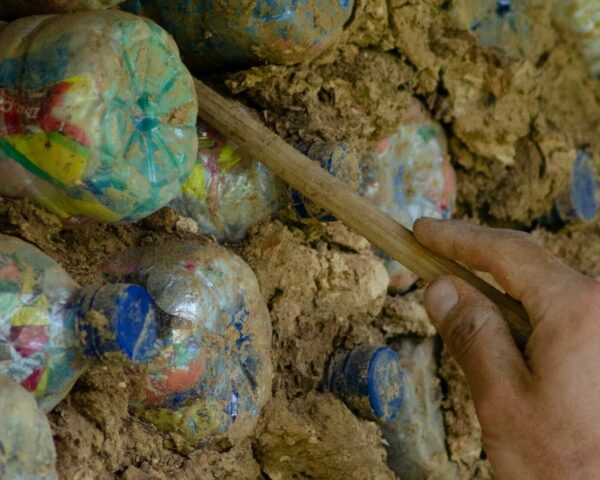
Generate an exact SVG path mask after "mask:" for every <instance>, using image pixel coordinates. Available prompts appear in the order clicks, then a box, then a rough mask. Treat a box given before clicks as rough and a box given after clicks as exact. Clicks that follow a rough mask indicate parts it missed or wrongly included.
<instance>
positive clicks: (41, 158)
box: [0, 10, 197, 223]
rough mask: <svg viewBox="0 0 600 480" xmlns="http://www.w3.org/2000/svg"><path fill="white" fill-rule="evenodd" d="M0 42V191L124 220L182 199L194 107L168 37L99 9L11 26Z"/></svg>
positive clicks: (67, 210)
mask: <svg viewBox="0 0 600 480" xmlns="http://www.w3.org/2000/svg"><path fill="white" fill-rule="evenodd" d="M0 45H2V48H1V49H0V176H1V177H2V179H3V181H2V182H1V183H0V194H2V195H4V196H9V197H26V198H29V199H32V200H33V201H35V202H36V203H38V204H39V205H41V206H43V207H44V208H46V209H47V210H49V211H51V212H52V213H54V214H56V215H58V216H59V217H61V218H62V219H69V218H72V217H76V218H86V219H92V220H96V221H99V222H104V223H124V222H132V221H137V220H139V219H141V218H143V217H145V216H147V215H149V214H151V213H153V212H155V211H156V210H158V209H160V208H162V207H163V206H165V205H166V204H167V203H168V202H169V201H171V200H172V199H173V198H174V197H175V196H176V195H177V194H178V193H179V192H180V190H181V184H182V183H183V181H184V180H185V178H186V177H187V175H188V174H189V172H190V170H191V169H192V166H193V164H194V159H195V157H196V152H197V137H196V116H197V101H196V95H195V91H194V86H193V79H192V77H191V75H190V74H189V72H188V71H187V69H186V68H185V66H184V65H183V63H182V62H181V59H180V58H179V51H178V48H177V46H176V44H175V42H174V41H173V39H172V38H171V37H170V35H169V34H167V32H165V31H164V30H163V29H162V28H160V27H159V26H158V25H156V24H155V23H153V22H152V21H150V20H147V19H143V18H140V17H136V16H134V15H130V14H127V13H125V12H120V11H116V10H104V11H98V12H82V13H73V14H64V15H52V16H35V17H26V18H22V19H20V20H16V21H14V22H12V23H10V24H8V25H7V26H5V27H4V28H3V29H0Z"/></svg>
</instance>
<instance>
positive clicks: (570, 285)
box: [414, 219, 600, 480]
mask: <svg viewBox="0 0 600 480" xmlns="http://www.w3.org/2000/svg"><path fill="white" fill-rule="evenodd" d="M414 233H415V236H416V237H417V239H418V240H419V242H421V243H422V244H423V245H425V246H427V247H428V248H429V249H431V250H433V251H434V252H436V253H438V254H440V255H442V256H444V257H446V258H450V259H453V260H458V261H460V262H462V263H464V264H466V265H468V266H469V267H471V268H473V269H475V270H478V271H484V272H489V273H491V274H492V275H493V277H494V278H495V279H496V281H497V282H498V284H499V285H500V286H501V287H502V288H504V289H505V291H506V292H507V293H509V294H510V295H511V296H512V297H514V298H515V299H517V300H520V301H521V302H522V303H523V305H524V306H525V309H526V310H527V312H528V314H529V318H530V321H531V323H532V326H533V334H532V335H531V338H530V340H529V342H528V344H527V348H526V350H525V353H524V354H522V353H521V352H520V351H519V349H518V348H517V346H516V344H515V342H514V340H513V339H512V337H511V335H510V332H509V329H508V325H507V323H506V322H505V321H504V319H503V318H502V314H501V313H500V310H499V309H498V308H497V307H496V306H495V305H494V304H493V303H492V302H491V301H490V300H488V299H487V297H485V296H484V295H483V294H481V293H479V292H478V291H477V290H475V289H474V288H473V287H471V286H470V285H468V284H467V283H466V282H464V281H463V280H461V279H459V278H457V277H452V276H447V277H442V278H440V279H438V280H436V281H435V282H433V283H432V284H431V285H430V286H429V288H428V289H427V292H426V293H425V307H426V308H427V311H428V313H429V316H430V318H431V320H432V322H433V323H434V324H435V326H436V328H437V330H438V332H439V333H440V335H441V336H442V338H443V340H444V342H445V344H446V346H447V348H448V349H449V350H450V352H451V353H452V355H453V356H454V358H455V359H456V360H457V362H458V363H459V365H460V366H461V368H462V370H463V371H464V373H465V376H466V377H467V380H468V382H469V386H470V388H471V393H472V396H473V402H474V404H475V409H476V412H477V417H478V419H479V422H480V424H481V428H482V437H483V443H484V445H485V449H486V452H487V455H488V458H489V460H490V463H491V465H492V468H493V469H494V472H495V474H496V477H497V478H498V479H500V480H502V479H509V480H515V479H517V480H518V479H544V480H552V479H561V480H564V479H569V480H571V479H594V478H600V284H599V283H597V282H596V281H594V280H593V279H591V278H589V277H586V276H585V275H582V274H580V273H578V272H576V271H575V270H572V269H571V268H569V267H567V266H566V265H564V264H563V263H561V262H560V261H559V260H558V259H557V258H556V257H554V256H553V255H552V254H551V253H550V252H548V251H547V250H545V249H544V248H543V247H541V246H540V245H538V244H537V243H536V242H535V241H534V240H533V238H532V237H531V236H530V235H527V234H525V233H522V232H516V231H512V230H501V229H492V228H488V227H479V226H475V225H471V224H469V223H466V222H463V221H457V220H451V221H438V220H433V219H420V220H418V221H417V222H416V223H415V225H414Z"/></svg>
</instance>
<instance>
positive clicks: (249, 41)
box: [123, 0, 354, 71]
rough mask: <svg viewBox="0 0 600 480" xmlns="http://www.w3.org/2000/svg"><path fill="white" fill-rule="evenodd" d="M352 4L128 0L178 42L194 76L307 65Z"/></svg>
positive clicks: (332, 37)
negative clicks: (272, 65)
mask: <svg viewBox="0 0 600 480" xmlns="http://www.w3.org/2000/svg"><path fill="white" fill-rule="evenodd" d="M353 7H354V1H353V0H278V1H275V0H224V1H214V0H128V1H126V2H125V3H124V5H123V8H124V9H126V10H128V11H130V12H132V13H137V14H142V15H146V16H149V17H150V18H152V19H154V20H155V21H156V22H158V23H159V24H160V25H161V26H163V27H164V28H165V29H166V30H167V31H168V32H169V33H171V35H173V37H175V40H176V41H177V43H178V45H179V46H180V48H181V50H182V52H183V57H184V59H185V61H186V63H187V64H188V65H189V66H190V67H191V68H192V69H193V70H196V71H210V70H216V69H232V70H235V69H237V70H240V69H242V68H245V67H249V66H254V65H260V64H264V63H276V64H293V63H299V62H302V61H305V60H310V59H311V58H313V57H315V56H316V55H318V54H319V53H321V52H323V51H324V50H325V49H327V48H328V47H330V46H331V45H332V44H334V43H335V42H336V40H337V39H338V38H339V37H340V35H341V33H342V32H343V29H344V25H345V24H346V22H347V21H348V20H349V19H350V17H351V15H352V11H353Z"/></svg>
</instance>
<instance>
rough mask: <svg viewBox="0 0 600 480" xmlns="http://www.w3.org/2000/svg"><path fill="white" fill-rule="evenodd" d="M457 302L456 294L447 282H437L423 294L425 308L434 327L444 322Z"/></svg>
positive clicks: (454, 289) (450, 283) (452, 286)
mask: <svg viewBox="0 0 600 480" xmlns="http://www.w3.org/2000/svg"><path fill="white" fill-rule="evenodd" d="M457 302H458V292H457V291H456V288H454V285H452V282H450V281H449V280H438V281H437V282H435V283H434V284H432V285H431V286H430V287H429V288H428V289H427V291H426V292H425V308H427V311H428V312H429V315H430V316H431V319H432V320H433V322H434V323H435V325H436V326H437V325H439V324H440V323H441V322H443V321H444V319H445V318H446V315H448V313H449V312H450V310H452V309H453V308H454V306H455V305H456V303H457Z"/></svg>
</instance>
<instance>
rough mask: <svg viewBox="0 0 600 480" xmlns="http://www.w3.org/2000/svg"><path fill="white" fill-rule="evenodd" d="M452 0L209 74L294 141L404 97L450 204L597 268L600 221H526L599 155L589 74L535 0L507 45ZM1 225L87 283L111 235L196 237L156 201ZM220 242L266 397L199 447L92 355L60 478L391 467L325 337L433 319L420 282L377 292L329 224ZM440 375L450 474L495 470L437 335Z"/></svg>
mask: <svg viewBox="0 0 600 480" xmlns="http://www.w3.org/2000/svg"><path fill="white" fill-rule="evenodd" d="M548 3H551V2H548ZM454 4H456V5H458V4H460V2H458V1H455V2H453V1H448V0H387V1H386V0H358V1H357V4H356V10H355V13H354V15H353V18H352V19H351V21H350V22H349V25H348V26H347V28H346V31H345V33H344V38H343V39H342V42H341V44H340V45H339V48H337V49H332V50H330V51H328V52H326V53H324V54H323V55H321V56H320V57H319V58H317V59H316V60H314V61H313V62H312V63H310V64H304V65H297V66H265V67H257V68H253V69H251V70H248V71H243V72H238V73H236V74H231V75H227V76H225V77H222V78H221V77H213V78H211V79H210V80H211V81H212V82H214V83H216V84H219V85H221V86H222V87H224V88H228V89H229V90H230V92H231V94H232V95H233V96H236V97H237V98H239V99H240V100H242V101H244V102H245V103H247V104H248V105H249V106H251V107H252V108H254V109H255V110H256V111H257V112H258V114H259V115H260V116H261V118H262V119H263V120H264V121H265V123H266V124H267V125H268V126H269V127H271V128H272V129H273V130H274V131H276V132H277V133H278V134H280V135H281V136H282V137H283V138H285V139H286V140H287V141H289V142H290V143H292V144H295V145H297V146H300V147H304V146H307V145H310V144H311V143H312V142H314V141H317V140H319V141H322V140H325V141H344V142H346V143H350V144H351V145H352V146H354V147H356V148H359V149H360V148H364V147H365V146H367V145H369V144H370V142H373V141H374V140H377V139H379V138H382V137H384V136H385V135H387V134H390V133H392V132H393V131H394V129H395V128H396V127H397V125H398V122H399V121H400V119H401V118H402V116H403V114H404V113H405V109H406V108H407V106H408V105H409V102H410V100H411V98H412V97H413V96H416V97H417V98H418V99H419V100H421V101H422V102H423V103H424V105H426V107H427V108H428V109H429V110H430V112H431V113H432V115H433V116H434V117H435V118H436V119H437V120H439V121H440V122H441V123H442V125H443V127H444V129H445V131H446V133H447V134H448V138H449V144H450V153H451V158H452V162H453V164H454V166H455V168H456V170H457V176H458V186H459V192H458V209H457V212H456V213H455V216H457V217H461V218H462V217H464V218H469V219H472V220H473V221H476V222H480V223H487V224H491V225H497V226H509V227H517V228H522V229H525V230H533V231H534V234H535V235H536V237H537V238H538V239H540V241H541V242H543V243H544V244H545V245H546V246H548V247H549V248H550V249H551V250H552V251H554V252H555V253H556V254H558V255H559V256H561V257H563V258H564V259H565V261H566V262H567V263H569V264H570V265H572V266H573V267H575V268H577V269H579V270H581V271H583V272H585V273H587V274H589V275H592V276H594V277H596V278H600V261H599V260H600V241H598V233H599V228H600V226H599V225H597V224H589V225H573V226H566V227H564V228H561V229H558V230H556V229H555V231H552V232H550V231H547V230H544V229H542V228H540V227H538V226H537V225H538V224H537V221H536V220H537V219H538V218H539V217H540V216H541V215H542V214H544V213H546V212H548V211H550V210H551V208H552V205H553V199H554V198H555V197H556V196H557V195H558V194H559V193H560V192H561V191H562V190H563V189H564V188H565V187H566V185H567V183H568V179H569V171H570V165H571V163H572V161H573V159H574V155H575V151H576V149H578V148H582V147H586V148H588V150H589V151H590V152H591V153H592V154H593V155H595V157H596V159H598V158H600V135H598V132H597V126H598V125H599V124H600V123H599V121H600V88H598V87H599V86H600V85H599V84H598V82H597V81H594V80H591V79H590V78H588V75H587V71H586V68H585V65H584V63H583V60H582V59H581V57H580V56H579V55H578V53H577V50H576V48H575V47H574V44H573V43H572V41H571V39H570V38H568V37H565V36H563V34H561V33H560V32H559V31H558V30H556V29H555V28H554V27H553V26H552V25H551V23H550V19H549V15H548V12H547V9H546V8H544V7H540V9H538V10H536V11H535V15H536V16H535V19H534V21H535V22H536V28H535V29H534V34H533V35H535V37H532V38H531V39H530V40H529V41H528V42H530V43H527V41H526V45H525V46H526V48H525V56H524V57H523V58H513V57H509V56H508V55H506V54H504V53H503V52H501V51H499V50H496V49H492V48H483V47H482V46H481V45H480V44H479V42H478V40H477V38H476V37H475V36H474V35H473V34H472V33H471V32H469V31H467V30H465V29H464V28H463V27H461V25H460V22H458V21H457V18H456V16H454V15H453V14H452V11H453V7H454ZM0 231H2V232H3V233H7V234H10V235H16V236H19V237H21V238H24V239H26V240H28V241H30V242H32V243H34V244H35V245H37V246H38V247H40V248H41V249H42V250H43V251H44V252H46V253H47V254H49V255H50V256H52V257H54V258H55V259H57V260H58V261H59V262H60V263H61V264H62V265H63V266H64V267H65V268H66V269H67V271H68V272H69V273H70V274H71V275H73V277H74V278H75V279H76V280H77V281H78V282H80V283H81V284H83V285H94V284H99V283H101V282H102V281H103V279H102V277H101V276H100V275H99V273H98V271H99V267H100V265H102V264H103V263H104V262H105V261H106V260H107V259H109V258H110V257H111V256H112V255H114V254H116V253H117V252H119V251H121V250H124V249H127V248H129V247H131V246H136V245H143V244H160V243H161V242H164V241H165V240H166V239H168V238H172V237H174V236H175V237H184V238H188V237H195V236H196V235H195V232H196V231H197V228H196V226H195V225H194V222H191V221H190V220H189V219H182V218H180V217H178V216H177V215H176V214H175V213H174V212H172V211H171V210H168V209H165V210H162V211H161V212H159V213H157V214H155V215H154V216H152V217H150V218H149V219H146V220H144V221H142V222H140V223H138V224H135V225H130V226H101V225H78V226H74V227H70V228H65V227H64V226H63V225H62V224H61V222H60V221H59V220H58V219H57V218H56V217H54V216H53V215H50V214H48V213H45V212H44V211H42V210H40V209H39V208H37V207H35V206H33V205H32V204H30V203H29V202H26V201H15V200H6V199H5V200H2V201H0ZM209 241H210V240H209ZM230 247H231V248H233V249H234V250H236V252H237V253H239V254H240V255H241V256H242V257H243V258H244V259H245V260H246V261H247V262H248V263H249V264H250V266H251V267H252V268H253V270H254V271H255V272H256V274H257V276H258V279H259V282H260V285H261V288H262V294H263V296H264V298H265V300H266V301H267V303H268V305H269V309H270V311H271V315H272V319H273V326H274V336H273V352H272V356H273V364H274V366H275V378H274V383H273V399H272V400H271V402H270V403H269V404H268V405H267V407H266V408H265V410H264V412H263V415H262V418H261V420H260V422H259V425H258V427H257V429H256V431H255V432H254V435H253V436H252V437H251V438H250V439H248V441H246V442H243V443H242V444H239V445H235V446H233V447H232V446H229V445H215V446H212V447H209V448H203V449H198V450H195V449H193V448H192V447H191V446H189V445H188V444H186V442H185V441H184V440H183V439H182V438H181V437H178V436H177V435H173V434H171V435H166V434H161V433H159V432H157V431H155V430H154V429H152V428H151V427H149V426H148V425H144V424H142V423H140V422H139V421H138V420H136V419H134V418H133V417H131V416H130V415H129V414H128V412H127V402H128V395H129V386H128V384H127V381H126V379H125V377H124V376H123V374H122V372H119V371H118V370H114V369H108V368H104V367H99V368H95V369H92V370H90V371H89V372H88V373H87V374H85V375H84V376H83V378H82V379H81V380H80V381H79V382H78V383H77V385H76V387H75V389H74V390H73V392H72V393H71V394H70V395H69V396H68V398H67V399H66V400H65V401H64V402H63V403H62V404H60V405H59V406H58V407H57V408H56V409H55V410H54V411H53V412H52V413H51V414H50V419H51V422H52V426H53V429H54V436H55V441H56V444H57V449H58V458H59V462H58V468H59V472H60V476H61V478H64V479H88V478H90V479H92V478H93V479H113V478H116V479H119V478H121V479H127V480H141V479H167V478H177V479H184V480H185V479H190V480H191V479H198V478H201V479H205V478H206V479H225V478H234V479H258V478H271V479H303V478H304V479H308V478H314V479H333V478H361V479H363V478H368V479H379V478H381V479H387V478H394V475H393V474H392V472H391V471H390V470H389V469H388V467H387V466H386V463H385V455H386V454H385V449H384V447H383V441H382V437H381V433H380V431H379V429H378V428H377V427H376V425H375V424H373V423H369V422H365V421H362V420H359V419H357V418H356V417H355V416H353V415H352V414H351V413H350V411H349V410H348V409H347V408H346V407H345V406H344V404H343V403H341V402H339V401H337V400H336V399H334V398H332V397H331V396H328V395H326V394H324V393H322V392H320V390H319V382H320V380H321V377H322V374H323V371H324V368H325V363H326V361H327V359H328V358H329V356H330V355H331V354H332V353H333V352H334V351H335V350H336V349H338V348H341V347H352V346H354V345H359V344H361V343H372V344H375V343H382V342H386V341H390V340H391V339H393V338H394V337H397V336H399V335H404V334H407V335H413V336H417V337H429V336H432V335H434V330H433V327H432V326H431V324H430V323H429V321H428V319H427V316H426V314H425V311H424V309H423V306H422V304H421V299H422V290H420V289H417V290H414V291H412V292H410V293H409V294H407V295H405V296H402V297H400V296H398V297H391V296H387V295H386V289H387V282H388V278H387V273H386V271H385V269H384V267H383V265H382V263H381V261H380V260H379V259H378V258H377V257H376V256H374V254H373V253H372V250H371V247H370V246H369V244H368V243H367V242H366V241H365V240H364V239H362V238H361V237H359V236H357V235H355V234H353V233H352V232H349V231H348V230H347V229H346V228H345V227H343V226H342V225H339V224H330V225H327V226H321V225H303V226H299V225H294V224H288V225H286V224H283V223H280V222H271V223H267V224H264V225H261V226H259V227H257V228H255V229H254V231H252V232H251V234H250V236H249V238H248V239H247V241H245V242H244V243H242V244H239V245H231V246H230ZM420 286H421V285H419V287H420ZM439 376H440V379H441V384H442V388H443V392H444V399H443V404H442V408H443V411H444V417H445V427H446V433H447V451H448V456H449V458H450V460H451V461H452V462H454V463H455V464H456V465H457V468H458V469H459V472H460V474H459V478H461V479H471V478H476V479H489V478H493V475H492V473H491V470H490V467H489V464H488V463H487V461H486V460H485V453H484V451H483V449H482V445H481V440H480V430H479V427H478V425H477V421H476V418H475V413H474V408H473V405H472V403H471V401H470V397H469V391H468V387H467V384H466V381H465V379H464V377H463V375H462V373H461V372H460V370H459V369H458V367H457V366H456V364H455V363H454V362H453V360H452V359H451V358H450V357H449V356H448V354H447V353H446V352H443V353H442V354H441V358H440V369H439Z"/></svg>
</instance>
